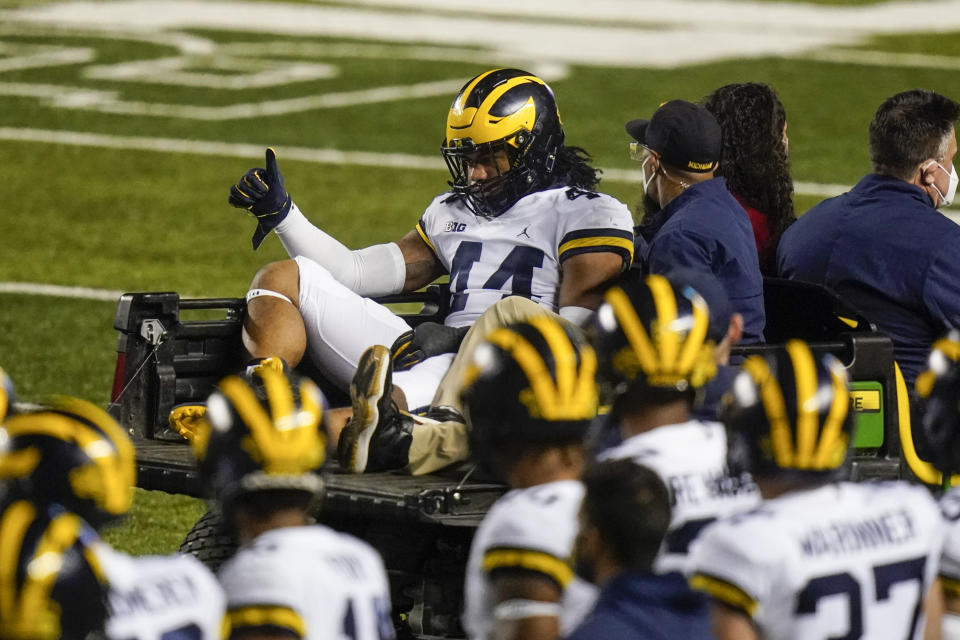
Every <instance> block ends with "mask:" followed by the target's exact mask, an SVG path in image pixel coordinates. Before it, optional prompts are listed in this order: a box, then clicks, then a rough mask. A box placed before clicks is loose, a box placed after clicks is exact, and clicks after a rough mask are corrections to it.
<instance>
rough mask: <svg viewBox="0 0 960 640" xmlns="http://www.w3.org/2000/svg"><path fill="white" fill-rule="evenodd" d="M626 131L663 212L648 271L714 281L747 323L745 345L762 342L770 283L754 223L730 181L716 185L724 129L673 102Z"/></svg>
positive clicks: (648, 230)
mask: <svg viewBox="0 0 960 640" xmlns="http://www.w3.org/2000/svg"><path fill="white" fill-rule="evenodd" d="M626 129H627V133H629V134H630V135H631V136H632V137H633V139H634V140H635V141H636V142H634V143H632V144H631V145H630V147H631V155H632V156H633V158H634V159H635V160H638V161H640V162H641V165H640V167H641V169H640V170H641V172H642V173H643V189H644V192H645V197H646V199H647V200H648V201H650V202H651V204H656V205H659V207H660V210H659V211H657V212H655V213H653V214H652V215H648V216H647V217H646V218H645V219H644V222H643V224H642V225H641V226H640V228H639V232H640V234H641V235H642V236H643V237H644V238H645V239H646V241H647V243H648V247H647V250H646V253H645V255H644V256H642V260H643V264H644V269H645V270H646V271H647V272H649V273H665V272H667V271H669V270H671V269H673V268H676V267H689V268H692V269H695V270H702V271H709V272H711V273H713V274H714V275H715V276H716V277H717V278H718V279H719V280H720V282H721V283H723V287H724V289H725V290H726V291H727V294H728V295H729V296H730V302H731V304H732V305H733V307H734V309H735V310H736V311H737V312H738V313H740V314H741V315H742V316H743V319H744V331H743V342H744V343H745V344H750V343H755V342H762V341H763V327H764V323H765V316H764V310H763V277H762V276H761V274H760V266H759V258H758V257H757V248H756V244H755V242H754V239H753V230H752V229H751V226H750V219H749V217H748V216H747V213H746V211H744V209H743V207H741V206H740V204H739V203H738V202H737V201H736V200H735V199H734V197H733V196H732V195H730V192H729V191H728V190H727V187H726V185H725V184H724V181H723V179H722V178H715V177H714V172H715V171H716V169H717V166H718V161H719V159H720V148H721V138H720V125H719V124H717V121H716V119H715V118H714V117H713V116H712V115H711V114H710V112H709V111H707V110H706V109H704V108H703V107H701V106H699V105H696V104H693V103H692V102H687V101H686V100H671V101H669V102H666V103H664V104H663V105H661V106H660V108H659V109H657V110H656V112H654V114H653V117H652V118H650V119H649V120H644V119H639V120H631V121H630V122H628V123H627V125H626Z"/></svg>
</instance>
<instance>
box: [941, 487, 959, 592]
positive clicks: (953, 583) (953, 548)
mask: <svg viewBox="0 0 960 640" xmlns="http://www.w3.org/2000/svg"><path fill="white" fill-rule="evenodd" d="M940 508H941V510H942V512H943V517H944V519H945V521H946V526H947V531H946V540H945V541H944V543H943V556H942V558H941V559H940V580H941V583H942V585H943V588H944V590H945V591H947V592H948V593H950V594H952V595H954V596H955V597H960V488H954V489H952V490H951V491H949V492H948V493H947V494H946V495H945V496H943V498H941V499H940Z"/></svg>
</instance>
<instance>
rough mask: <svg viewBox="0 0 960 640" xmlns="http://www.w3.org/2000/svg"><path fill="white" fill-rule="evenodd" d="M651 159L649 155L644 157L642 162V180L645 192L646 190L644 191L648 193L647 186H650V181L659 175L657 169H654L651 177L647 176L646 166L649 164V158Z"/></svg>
mask: <svg viewBox="0 0 960 640" xmlns="http://www.w3.org/2000/svg"><path fill="white" fill-rule="evenodd" d="M649 159H650V156H647V157H646V158H644V159H643V162H641V163H640V180H641V181H642V182H643V192H644V193H647V192H648V189H647V188H648V187H649V186H650V183H651V182H653V179H654V178H655V177H657V172H656V171H654V172H653V173H651V174H650V177H649V178H648V177H647V172H646V170H645V169H646V166H647V160H649Z"/></svg>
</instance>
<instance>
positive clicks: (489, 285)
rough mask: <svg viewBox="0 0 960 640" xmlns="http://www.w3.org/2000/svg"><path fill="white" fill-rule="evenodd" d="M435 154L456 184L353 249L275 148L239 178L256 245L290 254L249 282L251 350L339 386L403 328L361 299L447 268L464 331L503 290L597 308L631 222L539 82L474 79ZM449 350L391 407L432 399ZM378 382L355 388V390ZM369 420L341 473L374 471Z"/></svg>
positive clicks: (412, 285) (235, 200)
mask: <svg viewBox="0 0 960 640" xmlns="http://www.w3.org/2000/svg"><path fill="white" fill-rule="evenodd" d="M441 151H442V154H443V157H444V159H445V160H446V162H447V165H448V167H449V169H450V173H451V176H452V182H451V183H450V184H451V190H450V191H448V192H446V193H443V194H441V195H439V196H437V197H436V198H435V199H434V200H433V202H431V203H430V205H429V206H428V207H427V209H426V211H425V212H424V213H423V215H422V216H421V217H420V220H419V222H418V223H417V224H416V227H415V228H414V229H413V230H411V231H410V232H409V233H407V234H406V235H405V236H404V237H403V238H401V239H400V240H399V241H397V242H391V243H387V244H380V245H375V246H371V247H366V248H363V249H359V250H356V251H351V250H349V249H347V248H346V247H345V246H343V245H342V244H341V243H340V242H338V241H337V240H336V239H334V238H332V237H331V236H329V235H328V234H326V233H325V232H323V231H321V230H320V229H319V228H317V227H315V226H314V225H313V224H312V223H311V222H310V221H308V220H307V218H306V217H304V215H303V214H302V213H301V212H300V211H299V209H298V208H297V207H296V205H295V204H293V202H292V200H291V198H290V196H289V194H288V193H287V191H286V190H285V188H284V185H283V179H282V177H281V175H280V172H279V170H278V168H277V163H276V158H275V156H274V153H273V150H268V151H267V158H266V159H267V163H266V164H267V166H266V168H265V169H260V168H257V169H251V170H250V171H248V172H247V174H246V175H244V176H243V177H242V178H241V179H240V181H239V182H238V183H237V184H236V185H235V186H234V187H233V188H232V189H231V195H230V202H231V204H233V205H234V206H237V207H240V208H243V209H246V210H248V211H250V212H251V213H253V214H254V215H255V216H257V218H258V220H259V226H258V227H257V233H256V234H255V236H254V245H255V246H256V245H257V244H259V241H260V240H261V239H262V238H263V237H264V236H265V235H266V234H267V233H269V231H270V230H275V231H276V233H277V235H278V236H279V237H280V240H281V242H282V243H283V245H284V247H285V248H286V250H287V253H288V254H289V255H290V256H291V258H293V259H292V260H287V261H283V262H277V263H272V264H269V265H267V266H265V267H264V268H262V269H261V270H260V271H259V272H258V273H257V274H256V276H255V277H254V279H253V283H252V285H251V288H250V291H249V292H248V294H247V301H248V306H247V312H248V313H247V317H246V319H245V324H244V332H243V343H244V346H245V348H246V349H247V351H248V352H249V354H250V356H251V357H254V358H257V357H266V356H279V357H281V358H283V359H284V360H286V362H287V363H289V365H291V366H296V364H297V363H298V362H300V360H301V358H302V357H303V355H304V353H305V352H307V353H309V355H310V358H311V360H312V361H313V363H314V364H315V365H317V366H318V367H319V368H320V369H321V370H322V371H323V372H324V373H325V374H326V375H328V376H329V377H330V379H331V380H333V381H334V382H335V383H337V384H339V385H340V386H341V387H342V388H347V386H348V385H349V383H350V381H351V380H352V379H353V377H354V374H355V373H356V371H357V366H358V363H359V360H360V356H361V354H362V353H363V352H364V350H365V349H367V348H368V347H369V346H370V345H373V344H380V345H392V344H393V343H394V341H395V340H396V339H397V338H398V337H399V336H400V335H401V334H403V333H405V332H406V331H408V330H409V329H410V327H409V326H407V324H406V323H405V322H404V321H403V320H402V319H400V318H399V317H397V316H396V315H394V314H393V313H392V312H391V311H389V310H388V309H387V308H386V307H383V306H381V305H379V304H376V303H375V302H373V301H372V300H370V299H369V297H370V296H378V295H384V294H391V293H399V292H402V291H414V290H416V289H419V288H421V287H423V286H424V285H426V284H429V283H430V282H432V281H433V280H435V279H436V278H437V277H438V276H440V275H442V274H449V275H450V294H451V297H450V313H449V315H448V316H447V318H446V319H445V324H446V325H447V326H449V327H456V328H459V327H466V326H469V325H470V324H471V323H472V322H473V321H474V320H476V319H477V317H478V316H479V315H480V314H481V313H482V312H483V311H484V310H485V309H486V308H487V307H489V306H490V305H492V304H493V303H494V302H496V301H498V300H500V299H501V298H503V297H504V296H509V295H517V296H522V297H526V298H529V299H531V300H534V301H535V302H537V303H538V304H540V305H542V306H544V307H546V308H547V309H549V310H550V311H553V312H559V313H560V315H562V316H563V317H565V318H567V319H569V320H571V321H573V322H574V323H580V322H582V321H583V320H584V319H585V318H586V317H587V316H588V315H589V313H590V311H591V310H592V309H595V308H596V306H597V305H598V304H599V302H600V296H601V292H602V289H603V287H604V286H605V285H606V284H607V283H609V282H610V281H612V280H613V279H615V278H616V277H617V276H618V275H619V274H620V273H621V271H623V269H624V268H626V267H627V266H628V265H629V264H630V262H631V260H632V256H633V220H632V218H631V215H630V212H629V210H628V209H627V207H626V206H625V205H624V204H623V203H621V202H619V201H617V200H615V199H614V198H611V197H610V196H607V195H603V194H599V193H595V192H594V191H593V190H594V189H595V187H596V185H597V183H598V181H599V179H598V176H597V171H596V169H594V168H593V167H591V166H590V165H589V164H588V162H587V160H588V158H589V156H588V155H587V154H586V152H584V151H583V150H582V149H579V148H577V147H570V146H566V145H565V144H564V131H563V126H562V124H561V121H560V114H559V112H558V110H557V104H556V101H555V99H554V95H553V92H552V90H551V89H550V88H549V87H548V86H547V85H546V84H545V83H544V81H543V80H541V79H540V78H538V77H536V76H533V75H531V74H529V73H527V72H525V71H521V70H518V69H494V70H491V71H487V72H484V73H482V74H480V75H478V76H477V77H475V78H473V79H471V80H470V81H469V82H467V84H466V85H464V87H463V89H462V90H461V91H460V93H459V94H458V95H457V96H456V98H455V99H454V101H453V105H452V106H451V108H450V110H449V113H448V114H447V122H446V133H445V138H444V141H443V145H442V148H441ZM455 349H456V343H454V345H453V350H454V351H455ZM452 358H453V353H452V352H451V353H443V354H440V355H436V356H434V357H430V358H427V359H425V360H424V361H423V362H420V363H418V364H417V365H416V366H414V367H412V368H411V369H409V370H406V371H401V372H398V373H397V375H396V376H395V380H394V381H395V383H396V386H395V389H396V390H397V394H398V403H399V405H400V408H401V409H408V408H409V409H411V410H416V409H417V408H420V407H425V406H427V405H429V404H430V401H431V400H432V398H433V396H434V392H435V391H436V389H437V386H438V384H439V382H440V380H441V378H442V376H443V375H444V372H445V371H446V370H447V368H448V366H449V365H450V361H451V360H452ZM376 382H377V381H376V380H370V379H364V380H361V381H359V382H358V383H357V384H356V385H355V386H356V387H358V388H359V389H360V393H361V394H363V391H364V390H366V389H367V388H369V387H376V386H377V384H376ZM376 391H377V390H376V389H373V391H372V393H374V394H375V393H376ZM364 398H366V396H364ZM363 401H364V402H366V401H367V400H363ZM371 413H372V412H371ZM375 427H376V425H375V423H371V422H370V416H369V415H365V416H363V420H362V421H361V422H360V423H356V424H353V425H351V427H350V429H348V431H347V438H348V440H349V442H348V443H346V446H343V447H338V448H339V450H340V451H341V452H342V455H341V456H340V458H341V460H340V462H341V466H342V467H343V468H346V469H349V470H351V471H355V472H362V471H366V470H375V469H372V468H367V467H366V466H365V465H364V462H365V456H364V455H363V452H358V451H357V442H358V440H361V441H362V440H365V439H366V438H361V437H360V435H359V434H360V433H361V432H363V431H365V430H367V429H373V428H375Z"/></svg>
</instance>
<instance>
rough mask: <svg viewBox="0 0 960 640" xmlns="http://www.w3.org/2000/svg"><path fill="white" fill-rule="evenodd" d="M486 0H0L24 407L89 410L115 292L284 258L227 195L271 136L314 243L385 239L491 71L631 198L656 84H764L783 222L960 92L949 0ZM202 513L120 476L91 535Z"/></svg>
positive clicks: (153, 543)
mask: <svg viewBox="0 0 960 640" xmlns="http://www.w3.org/2000/svg"><path fill="white" fill-rule="evenodd" d="M486 4H489V6H488V7H485V8H483V9H480V8H477V7H472V8H471V13H469V14H464V15H460V14H459V13H458V12H456V11H453V10H451V9H450V8H449V7H450V5H449V3H443V2H439V0H432V1H428V0H425V1H423V2H414V0H343V1H341V2H300V3H287V2H265V3H259V4H254V3H243V2H235V3H223V2H214V1H211V2H205V3H204V2H190V1H188V0H181V1H172V2H169V1H168V2H162V3H161V2H151V1H150V0H142V1H140V2H117V1H102V2H74V3H63V4H61V3H57V2H26V1H24V2H19V1H16V0H0V153H2V157H3V159H4V160H3V171H2V180H0V190H2V194H3V200H4V205H3V215H2V230H0V252H2V253H0V255H2V260H0V366H3V367H4V368H5V369H6V370H7V371H8V372H9V374H10V375H11V377H12V378H13V379H14V381H15V383H16V385H17V389H18V393H19V397H20V399H21V400H25V401H39V400H42V399H43V397H44V396H46V395H49V394H53V393H67V394H71V395H78V396H81V397H84V398H86V399H88V400H91V401H93V402H96V403H98V404H101V405H104V404H105V403H106V402H107V399H108V394H109V389H110V384H111V376H112V373H113V365H114V362H115V357H116V356H115V346H116V335H115V332H114V331H113V329H112V319H113V312H114V307H115V300H116V297H117V295H118V293H119V292H123V291H144V290H174V291H178V292H180V293H181V295H184V296H241V295H242V294H243V293H244V291H245V290H246V287H247V284H248V283H249V280H250V278H251V276H252V275H253V273H254V272H255V271H256V269H257V268H258V267H259V266H260V265H262V264H263V263H265V262H268V261H271V260H277V259H281V258H284V257H285V254H284V252H283V249H282V247H281V246H280V244H279V242H278V241H277V240H276V238H274V237H272V236H271V237H270V238H268V240H267V241H266V243H265V244H264V246H263V247H262V248H261V249H260V250H259V251H258V252H253V251H251V249H250V239H249V238H250V234H251V233H252V230H253V226H254V225H253V222H252V220H251V219H249V218H247V217H245V216H244V215H243V214H241V213H240V212H238V211H237V210H234V209H231V208H230V207H229V206H228V205H227V203H226V198H227V191H228V188H229V186H230V185H231V184H232V183H233V181H234V180H235V179H236V178H238V177H239V176H240V175H241V174H242V173H243V172H244V171H245V170H246V169H247V168H249V167H250V166H262V161H263V160H262V153H263V148H264V147H265V146H267V145H271V146H274V147H275V148H276V150H277V153H278V157H279V162H280V168H281V169H282V171H283V173H284V177H285V180H286V184H287V187H288V189H289V191H290V192H291V194H292V196H293V197H294V199H295V200H296V201H297V203H298V204H299V206H300V207H301V209H303V210H304V211H305V212H306V213H307V215H308V216H309V217H310V218H311V219H312V220H314V221H315V222H316V223H317V224H319V225H320V226H322V227H323V228H324V229H326V230H327V231H328V232H329V233H331V234H332V235H334V236H335V237H337V238H339V239H340V240H342V241H343V242H344V243H345V244H347V245H348V246H351V247H359V246H364V245H367V244H372V243H376V242H385V241H390V240H394V239H396V238H398V237H400V236H401V235H402V234H403V233H405V232H406V231H408V230H409V229H411V228H412V227H413V225H414V224H415V223H416V221H417V219H418V217H419V215H420V213H421V212H422V210H423V207H424V206H425V205H426V204H427V203H428V202H429V201H430V199H431V198H432V197H433V196H434V195H436V194H437V193H439V192H441V191H443V190H444V188H445V185H446V180H447V177H448V176H447V173H446V170H445V169H444V167H443V162H442V160H441V159H440V157H439V153H438V147H439V144H440V141H441V139H442V137H443V123H444V118H445V114H446V110H447V108H448V107H449V104H450V101H451V99H452V97H453V95H454V94H455V93H456V90H457V88H458V87H459V86H460V85H461V84H462V83H463V82H464V81H465V80H466V79H467V78H469V77H471V76H472V75H474V74H476V73H478V72H480V71H482V70H484V69H486V68H490V67H493V66H505V65H510V66H520V67H522V68H528V69H530V70H531V71H533V72H535V73H539V74H541V75H543V76H544V77H545V78H546V79H548V80H549V81H550V82H551V86H552V87H553V88H554V90H555V91H556V93H557V96H558V101H559V104H560V108H561V113H562V116H563V119H564V124H565V126H566V129H567V139H568V143H569V144H574V145H579V146H582V147H585V148H586V149H587V150H589V151H590V152H591V153H593V154H594V157H595V163H596V165H597V166H599V167H602V168H604V169H605V170H606V174H605V175H606V178H605V179H604V181H603V183H602V190H604V191H606V192H608V193H611V194H613V195H615V196H617V197H619V198H621V199H622V200H624V201H625V202H627V203H629V204H631V205H632V204H633V203H635V202H637V201H638V200H639V196H640V187H639V172H638V167H637V166H636V165H634V164H632V163H631V162H630V160H629V158H628V155H627V147H626V144H627V142H628V138H627V136H626V134H625V133H624V131H623V123H624V122H625V121H627V120H628V119H630V118H634V117H643V116H648V115H649V114H650V113H652V111H653V110H654V109H655V108H656V106H657V105H658V104H659V103H661V102H663V101H665V100H668V99H671V98H677V97H679V98H685V99H689V100H699V99H700V98H702V97H703V96H704V95H706V94H707V93H709V92H710V91H711V90H712V89H714V88H716V87H718V86H720V85H722V84H725V83H728V82H736V81H747V80H750V81H761V82H766V83H769V84H770V85H772V86H773V87H775V88H776V90H777V91H778V92H779V94H780V96H781V99H782V100H783V102H784V105H785V106H786V109H787V114H788V120H789V131H788V133H789V137H790V151H791V161H792V167H793V175H794V179H795V180H796V182H797V197H796V208H797V211H798V212H799V213H802V212H804V211H806V210H807V209H808V208H809V207H810V206H812V205H813V204H815V203H816V202H818V201H819V200H821V199H823V198H824V197H827V196H828V195H832V194H835V193H839V192H841V191H843V190H844V189H845V188H846V187H848V186H850V185H852V184H853V183H854V182H855V181H856V180H857V179H859V178H860V177H861V176H862V175H863V174H864V173H866V172H868V171H869V159H868V155H867V149H866V135H867V133H866V132H867V125H868V123H869V121H870V117H871V115H872V113H873V111H874V110H875V109H876V107H877V105H878V104H879V103H880V102H881V101H882V100H883V98H885V97H887V96H889V95H891V94H893V93H896V92H898V91H901V90H905V89H910V88H914V87H925V88H929V89H934V90H939V91H941V92H944V93H946V94H947V95H950V96H951V97H953V98H960V94H958V93H957V92H956V90H954V89H952V87H955V86H958V81H960V38H958V37H957V32H958V31H960V11H958V10H957V9H958V8H960V2H958V1H956V0H942V1H932V2H918V3H879V2H842V1H840V0H823V1H822V2H819V3H815V4H809V3H806V4H790V3H775V2H753V3H745V2H744V3H740V2H732V1H731V2H723V1H707V2H698V1H696V0H690V1H686V2H649V3H647V2H644V3H636V2H631V1H630V0H602V1H600V0H598V1H597V2H592V3H580V2H577V1H575V0H557V1H552V2H546V0H535V1H532V2H529V3H511V2H507V1H506V0H502V1H501V0H494V1H491V2H490V3H486ZM517 5H519V6H517ZM585 7H590V9H589V13H585V11H588V10H587V9H585ZM918 15H919V16H921V17H917V16H918ZM877 232H878V233H882V230H879V229H878V230H877ZM203 509H204V505H203V503H202V502H201V501H198V500H193V499H189V498H185V497H182V496H168V495H166V494H161V493H153V492H145V491H138V492H137V498H136V504H135V508H134V511H133V513H132V515H131V517H130V518H129V519H128V520H127V522H126V523H124V524H122V525H121V526H119V527H117V528H114V529H112V530H110V531H108V532H107V535H106V537H107V539H108V540H109V541H110V542H111V543H113V544H115V545H117V546H118V547H120V548H122V549H124V550H127V551H131V552H133V553H146V552H167V551H171V550H173V549H175V548H176V547H177V545H178V544H179V541H180V539H181V538H182V536H183V534H184V533H185V532H186V530H187V529H188V528H189V527H190V525H191V524H192V522H193V521H194V520H196V518H197V517H199V515H200V514H201V513H202V512H203Z"/></svg>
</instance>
